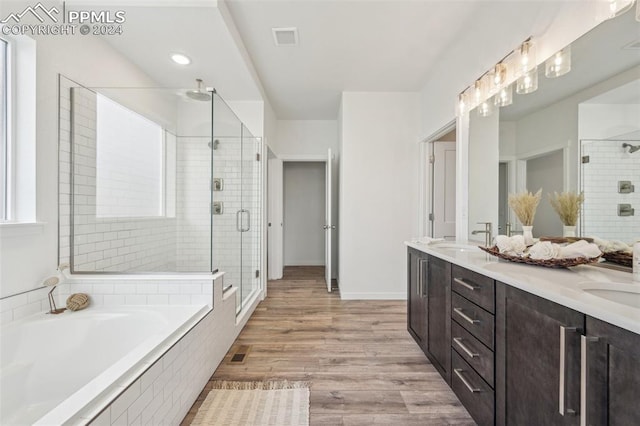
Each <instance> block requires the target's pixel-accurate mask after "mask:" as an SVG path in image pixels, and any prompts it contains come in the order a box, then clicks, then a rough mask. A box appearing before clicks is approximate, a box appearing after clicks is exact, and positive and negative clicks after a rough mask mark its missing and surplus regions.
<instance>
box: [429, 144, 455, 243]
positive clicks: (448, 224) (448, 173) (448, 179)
mask: <svg viewBox="0 0 640 426" xmlns="http://www.w3.org/2000/svg"><path fill="white" fill-rule="evenodd" d="M432 158H433V163H432V167H433V169H432V170H433V179H432V182H433V192H432V193H433V199H432V200H431V202H432V204H431V212H432V213H433V216H432V224H433V237H434V238H448V239H451V240H455V238H456V143H455V142H440V141H437V142H433V157H432Z"/></svg>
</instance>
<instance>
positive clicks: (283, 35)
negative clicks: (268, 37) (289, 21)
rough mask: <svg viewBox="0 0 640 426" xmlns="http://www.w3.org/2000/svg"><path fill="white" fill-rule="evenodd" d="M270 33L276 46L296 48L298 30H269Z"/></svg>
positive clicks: (291, 28)
mask: <svg viewBox="0 0 640 426" xmlns="http://www.w3.org/2000/svg"><path fill="white" fill-rule="evenodd" d="M271 31H272V32H273V41H274V42H275V44H276V46H296V45H297V44H298V29H297V28H296V27H289V28H271Z"/></svg>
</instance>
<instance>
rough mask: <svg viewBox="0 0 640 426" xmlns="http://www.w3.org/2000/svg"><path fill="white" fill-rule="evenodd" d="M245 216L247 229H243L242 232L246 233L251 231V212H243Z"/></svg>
mask: <svg viewBox="0 0 640 426" xmlns="http://www.w3.org/2000/svg"><path fill="white" fill-rule="evenodd" d="M243 211H244V212H245V213H246V214H247V229H243V230H242V232H247V231H249V230H250V229H251V212H250V211H249V210H243Z"/></svg>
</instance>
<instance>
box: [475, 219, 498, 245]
mask: <svg viewBox="0 0 640 426" xmlns="http://www.w3.org/2000/svg"><path fill="white" fill-rule="evenodd" d="M478 225H484V231H480V230H478V229H476V230H474V231H471V235H478V234H484V245H485V247H491V243H492V242H493V226H492V225H491V222H478Z"/></svg>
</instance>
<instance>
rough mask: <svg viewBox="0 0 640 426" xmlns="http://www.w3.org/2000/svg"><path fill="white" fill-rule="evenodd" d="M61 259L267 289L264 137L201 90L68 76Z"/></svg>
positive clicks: (63, 110) (82, 267)
mask: <svg viewBox="0 0 640 426" xmlns="http://www.w3.org/2000/svg"><path fill="white" fill-rule="evenodd" d="M59 84H60V91H59V93H60V123H59V125H60V137H59V181H60V185H59V200H60V205H59V209H60V212H59V213H60V229H59V261H60V263H67V262H68V263H69V264H70V267H71V271H72V273H75V274H85V273H92V274H96V273H98V274H102V273H111V274H115V273H120V274H123V273H126V274H131V273H153V274H165V273H171V274H175V273H211V272H214V271H218V270H219V271H224V272H225V284H226V285H232V286H235V287H237V288H238V292H237V295H238V296H237V297H238V304H237V305H238V310H240V309H241V308H242V305H243V302H244V301H245V300H247V298H248V297H250V295H252V294H253V293H254V292H255V291H256V289H257V288H258V287H259V279H258V278H257V275H258V274H257V273H256V271H258V270H259V265H260V259H261V251H260V249H261V243H260V241H261V227H260V226H261V218H260V215H261V209H260V206H261V197H262V193H261V188H262V186H261V182H260V180H261V176H262V174H261V163H260V162H259V161H257V160H258V159H259V155H258V154H259V153H260V152H261V150H262V142H261V140H260V138H256V137H254V136H253V135H252V134H251V132H249V130H248V129H247V128H246V126H245V125H244V124H243V123H242V122H241V121H240V120H239V119H238V118H237V117H236V115H235V114H234V113H233V111H232V110H231V109H230V108H229V106H228V105H227V104H226V103H225V101H224V100H223V99H222V98H221V97H220V96H219V95H218V94H217V93H216V92H215V91H207V90H206V89H205V87H204V84H203V83H202V81H198V87H197V89H196V90H188V89H181V90H178V89H151V88H87V87H83V86H81V85H79V84H77V83H75V82H73V81H71V80H68V79H66V78H64V77H62V76H61V77H60V82H59Z"/></svg>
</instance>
